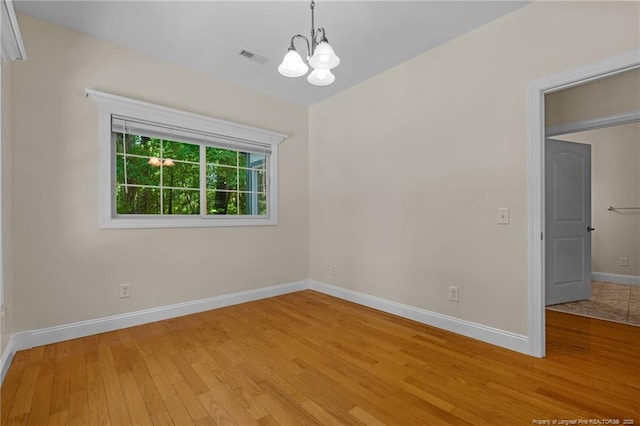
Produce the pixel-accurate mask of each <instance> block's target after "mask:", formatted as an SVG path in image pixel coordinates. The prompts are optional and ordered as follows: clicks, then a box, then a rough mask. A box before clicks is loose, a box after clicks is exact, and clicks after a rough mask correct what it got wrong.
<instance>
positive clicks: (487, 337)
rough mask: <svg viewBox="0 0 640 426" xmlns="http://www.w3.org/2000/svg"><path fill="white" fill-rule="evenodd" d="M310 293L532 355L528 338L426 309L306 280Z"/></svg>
mask: <svg viewBox="0 0 640 426" xmlns="http://www.w3.org/2000/svg"><path fill="white" fill-rule="evenodd" d="M308 283H309V289H311V290H315V291H318V292H320V293H325V294H328V295H330V296H334V297H337V298H340V299H343V300H347V301H349V302H354V303H357V304H359V305H364V306H368V307H370V308H373V309H377V310H379V311H383V312H387V313H390V314H394V315H398V316H400V317H403V318H407V319H411V320H413V321H418V322H421V323H423V324H426V325H430V326H433V327H437V328H441V329H443V330H447V331H451V332H453V333H457V334H461V335H463V336H467V337H471V338H472V339H477V340H481V341H483V342H486V343H491V344H493V345H497V346H501V347H503V348H506V349H511V350H513V351H516V352H521V353H523V354H527V355H531V354H530V353H529V339H528V338H527V336H523V335H521V334H515V333H511V332H508V331H504V330H500V329H497V328H493V327H488V326H486V325H482V324H477V323H474V322H470V321H465V320H461V319H459V318H454V317H450V316H448V315H443V314H439V313H437V312H431V311H427V310H426V309H420V308H416V307H414V306H409V305H404V304H402V303H398V302H394V301H391V300H387V299H383V298H380V297H376V296H370V295H368V294H364V293H359V292H357V291H352V290H347V289H344V288H341V287H336V286H333V285H330V284H325V283H322V282H318V281H313V280H309V281H308Z"/></svg>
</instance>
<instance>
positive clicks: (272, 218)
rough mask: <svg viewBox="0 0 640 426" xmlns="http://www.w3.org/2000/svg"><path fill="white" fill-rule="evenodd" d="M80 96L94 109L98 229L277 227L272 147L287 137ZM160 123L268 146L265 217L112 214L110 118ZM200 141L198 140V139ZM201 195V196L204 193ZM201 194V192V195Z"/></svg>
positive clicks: (91, 93)
mask: <svg viewBox="0 0 640 426" xmlns="http://www.w3.org/2000/svg"><path fill="white" fill-rule="evenodd" d="M85 94H86V96H87V97H88V98H90V99H91V100H93V101H94V102H95V103H96V104H97V105H98V135H97V139H98V153H99V159H98V173H99V177H98V182H99V187H98V194H99V212H100V217H99V220H100V227H101V228H103V229H111V228H181V227H213V226H252V225H253V226H261V225H277V224H278V145H279V144H280V142H282V141H283V140H284V139H285V138H287V135H285V134H283V133H277V132H272V131H270V130H264V129H259V128H257V127H251V126H246V125H244V124H238V123H233V122H230V121H225V120H220V119H217V118H212V117H207V116H204V115H200V114H194V113H191V112H187V111H182V110H178V109H174V108H169V107H166V106H162V105H155V104H152V103H148V102H143V101H139V100H136V99H129V98H125V97H122V96H117V95H112V94H109V93H103V92H99V91H97V90H92V89H85ZM114 115H115V116H120V118H126V119H132V120H139V121H141V122H150V123H156V124H157V123H161V124H162V125H166V126H170V127H174V128H176V129H184V130H186V131H190V132H199V133H202V134H203V135H206V136H207V137H211V138H216V139H219V140H226V141H230V142H233V143H235V144H236V145H238V144H240V145H241V144H246V145H262V146H268V147H269V148H270V149H269V150H270V151H271V153H270V155H268V158H269V162H268V168H267V171H268V176H267V187H268V200H267V206H268V212H267V216H266V217H264V216H236V217H234V216H231V215H229V216H224V215H220V216H215V215H213V216H209V215H204V214H201V215H199V216H198V215H193V216H176V217H171V216H170V215H149V216H141V217H140V216H137V217H134V215H116V214H115V208H114V203H115V195H114V188H115V182H116V180H115V171H114V167H113V154H114V152H113V149H114V146H113V143H112V140H111V134H112V122H111V120H112V116H114ZM204 139H205V137H204V136H203V140H204ZM205 192H206V191H205ZM202 193H203V192H202V191H201V194H202Z"/></svg>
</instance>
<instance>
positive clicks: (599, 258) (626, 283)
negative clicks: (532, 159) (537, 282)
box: [545, 72, 640, 326]
mask: <svg viewBox="0 0 640 426" xmlns="http://www.w3.org/2000/svg"><path fill="white" fill-rule="evenodd" d="M637 73H638V74H637V76H636V77H634V78H636V80H635V82H634V83H633V84H634V85H636V86H637V87H638V92H640V72H637ZM619 80H622V79H619ZM620 83H621V84H626V83H625V82H624V81H620ZM634 92H635V91H634ZM636 103H637V104H639V105H638V107H640V97H638V100H637V101H636ZM634 106H635V105H634ZM549 142H550V141H549V140H548V141H547V146H546V157H547V159H548V158H549V157H550V149H549V148H550V146H549ZM551 142H552V144H553V145H551V148H552V150H553V149H554V146H555V145H559V146H560V147H562V146H564V145H567V146H569V147H577V148H580V149H581V150H589V151H591V157H590V159H591V167H590V171H591V172H592V173H591V175H592V179H591V182H588V181H587V182H586V183H585V184H584V185H583V187H584V188H587V187H589V191H588V193H587V194H584V196H582V195H581V194H580V192H582V189H580V190H578V185H575V183H573V182H570V181H569V183H570V184H572V185H571V187H570V189H569V190H568V191H569V192H576V193H577V194H574V196H571V194H569V196H565V197H561V198H560V204H561V205H563V204H567V203H569V205H570V207H571V208H574V209H575V210H576V212H575V214H574V215H578V216H580V215H582V213H583V212H584V214H585V216H592V217H593V219H590V220H589V222H590V224H591V225H587V226H592V227H589V229H590V230H591V231H592V232H585V229H584V225H585V224H584V223H580V222H576V221H573V222H569V223H568V225H567V223H566V222H561V223H560V228H566V227H568V226H576V225H578V226H577V231H578V233H577V235H578V237H579V238H575V237H574V238H573V239H567V238H566V237H565V238H563V239H562V240H561V247H562V246H563V245H564V246H567V241H569V242H570V243H572V244H579V243H582V242H583V241H584V242H585V243H586V244H584V250H569V251H570V253H569V256H568V257H567V256H566V253H564V255H565V258H564V259H563V262H562V264H561V265H560V268H556V266H555V265H554V264H553V261H554V259H553V255H554V251H555V247H554V244H551V243H552V240H553V238H554V236H553V235H552V233H551V232H549V230H548V231H547V237H548V238H547V239H546V257H547V259H549V258H551V261H549V260H547V262H546V264H547V268H546V275H547V277H546V285H547V293H546V299H547V300H546V305H547V312H548V310H554V311H559V312H565V313H570V314H575V315H581V316H587V317H592V318H596V319H602V320H607V321H615V322H620V323H624V324H632V325H637V326H640V123H639V122H635V123H628V124H622V125H617V126H611V127H604V128H598V129H594V130H587V131H584V132H575V133H569V134H562V135H557V136H554V137H553V139H552V140H551ZM569 158H571V156H569ZM565 161H566V160H565ZM549 165H550V164H549V161H548V160H547V181H548V178H549ZM560 166H562V164H560ZM556 168H557V167H554V169H556ZM561 169H562V167H561V168H560V170H561ZM569 171H571V170H570V169H569ZM556 172H558V171H557V170H552V171H551V174H552V175H553V174H554V173H556ZM574 175H575V173H574ZM560 182H566V181H563V180H560ZM545 191H546V198H547V200H546V206H547V208H546V210H547V212H546V227H547V229H549V228H550V227H553V225H555V217H554V216H556V215H557V214H558V212H555V211H552V212H550V211H549V210H553V209H550V207H551V206H552V205H553V204H555V203H554V199H553V197H551V200H550V195H553V192H554V188H553V185H549V184H547V185H546V188H545ZM566 191H567V190H565V192H566ZM575 195H578V196H579V197H578V198H576V197H575ZM589 196H592V197H591V199H592V201H589V202H588V203H587V205H584V206H580V205H579V202H577V201H579V199H582V198H588V197H589ZM569 211H570V212H571V210H569ZM560 213H562V214H564V216H565V217H564V218H566V216H567V215H566V208H565V210H564V211H560ZM564 218H563V219H564ZM556 226H557V225H556ZM565 235H566V233H565ZM590 249H592V250H591V253H589V254H587V252H588V251H589V250H590ZM571 251H573V253H571ZM572 254H573V257H572V256H571V255H572ZM580 255H582V256H580ZM585 255H586V256H585ZM572 259H573V261H572ZM576 261H578V262H582V264H583V266H585V268H584V269H583V270H582V271H581V270H580V269H579V268H576V267H575V266H573V263H576ZM556 269H558V271H556ZM567 271H568V272H569V274H570V275H569V276H573V277H574V281H578V282H579V284H580V286H581V288H578V289H575V288H573V287H572V283H571V282H569V281H567V279H566V278H563V275H564V276H566V275H567ZM583 271H584V273H581V272H583ZM554 272H555V273H554ZM558 277H559V278H562V279H561V280H560V285H559V286H558V287H559V289H560V290H563V291H564V292H565V293H568V294H560V296H565V297H564V298H562V297H561V298H560V299H558V294H556V293H558V292H557V289H556V288H554V286H553V285H551V286H550V284H552V283H554V282H555V281H557V278H558ZM550 296H552V297H551V299H552V300H550ZM553 296H555V297H556V299H555V300H553Z"/></svg>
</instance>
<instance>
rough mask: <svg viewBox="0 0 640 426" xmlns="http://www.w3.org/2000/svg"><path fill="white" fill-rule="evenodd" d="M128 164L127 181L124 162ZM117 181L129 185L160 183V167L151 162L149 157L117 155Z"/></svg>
mask: <svg viewBox="0 0 640 426" xmlns="http://www.w3.org/2000/svg"><path fill="white" fill-rule="evenodd" d="M125 163H126V165H127V176H126V182H125V175H124V164H125ZM116 183H121V184H129V185H153V186H158V185H160V169H159V168H158V167H154V166H152V165H151V164H149V159H148V158H139V157H131V156H128V155H127V156H126V157H124V156H122V155H118V156H117V161H116Z"/></svg>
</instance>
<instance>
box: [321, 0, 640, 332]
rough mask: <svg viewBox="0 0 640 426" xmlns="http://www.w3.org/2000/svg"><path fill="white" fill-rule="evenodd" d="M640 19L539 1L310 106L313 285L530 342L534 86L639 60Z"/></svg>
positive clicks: (623, 9)
mask: <svg viewBox="0 0 640 426" xmlns="http://www.w3.org/2000/svg"><path fill="white" fill-rule="evenodd" d="M639 12H640V4H638V3H617V2H538V3H533V4H531V5H528V6H525V7H523V8H521V9H518V10H517V11H515V12H513V13H512V14H509V15H507V16H505V17H502V18H501V19H498V20H497V21H494V22H493V23H490V24H488V25H486V26H484V27H481V28H479V29H477V30H475V31H473V32H471V33H468V34H466V35H464V36H462V37H459V38H457V39H455V40H453V41H451V42H449V43H446V44H444V45H442V46H440V47H438V48H436V49H433V50H432V51H429V52H427V53H425V54H422V55H420V56H418V57H416V58H414V59H413V60H411V61H408V62H406V63H404V64H402V65H400V66H398V67H396V68H394V69H391V70H389V71H387V72H385V73H383V74H381V75H378V76H376V77H374V78H372V79H370V80H368V81H366V82H364V83H362V84H360V85H358V86H356V87H354V88H352V89H350V90H347V91H345V92H343V93H341V94H338V95H336V96H334V97H332V98H330V99H328V100H326V101H324V102H322V103H320V104H317V105H315V106H313V107H311V108H310V114H309V115H310V118H309V126H310V147H309V150H310V154H309V158H310V162H309V168H310V182H309V185H310V191H309V194H310V259H311V260H310V276H311V278H313V279H316V280H319V281H323V282H327V283H332V284H335V285H338V286H341V287H344V288H347V289H352V290H356V291H361V292H364V293H368V294H372V295H375V296H379V297H383V298H387V299H391V300H394V301H398V302H401V303H405V304H408V305H412V306H416V307H419V308H424V309H428V310H430V311H435V312H438V313H442V314H446V315H451V316H454V317H457V318H461V319H465V320H469V321H473V322H476V323H480V324H485V325H488V326H493V327H497V328H500V329H503V330H507V331H511V332H515V333H521V334H526V333H527V183H526V182H527V171H526V169H527V168H526V158H527V156H526V145H527V133H526V116H527V110H526V88H527V82H528V81H530V80H533V79H538V78H541V77H544V76H547V75H551V74H555V73H558V72H561V71H563V70H567V69H571V68H575V67H579V66H584V65H586V64H590V63H593V62H596V61H599V60H602V59H604V58H607V57H611V56H614V55H618V54H621V53H624V52H626V51H629V50H631V49H638V48H639V47H640V46H639V43H640V40H639V39H638V33H639V30H640V27H639V23H638V20H639V16H640V13H639ZM499 207H508V208H510V209H511V224H510V225H497V224H496V209H497V208H499ZM331 264H335V265H336V266H337V274H336V275H335V276H332V275H331V272H330V266H329V265H331ZM450 285H455V286H459V287H460V302H459V303H455V302H449V301H448V289H447V288H448V286H450Z"/></svg>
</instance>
